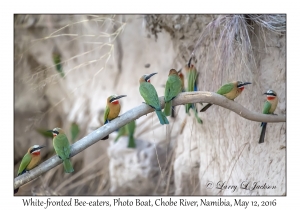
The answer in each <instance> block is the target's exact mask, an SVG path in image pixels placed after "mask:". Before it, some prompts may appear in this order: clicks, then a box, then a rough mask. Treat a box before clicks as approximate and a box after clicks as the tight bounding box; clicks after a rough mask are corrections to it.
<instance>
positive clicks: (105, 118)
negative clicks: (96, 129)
mask: <svg viewBox="0 0 300 210" xmlns="http://www.w3.org/2000/svg"><path fill="white" fill-rule="evenodd" d="M108 114H109V106H106V108H105V112H104V121H103V123H104V124H106V123H107V117H108Z"/></svg>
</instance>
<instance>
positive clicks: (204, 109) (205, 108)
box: [200, 104, 212, 112]
mask: <svg viewBox="0 0 300 210" xmlns="http://www.w3.org/2000/svg"><path fill="white" fill-rule="evenodd" d="M211 105H212V104H207V105H206V106H205V107H203V108H202V109H201V110H200V112H205V111H206V110H207V109H208V108H209V107H211Z"/></svg>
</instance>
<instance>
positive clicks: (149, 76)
mask: <svg viewBox="0 0 300 210" xmlns="http://www.w3.org/2000/svg"><path fill="white" fill-rule="evenodd" d="M155 74H157V72H156V73H152V74H149V75H148V76H146V77H145V81H146V82H147V81H148V80H149V79H150V78H151V77H152V76H154V75H155Z"/></svg>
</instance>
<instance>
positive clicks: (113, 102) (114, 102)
mask: <svg viewBox="0 0 300 210" xmlns="http://www.w3.org/2000/svg"><path fill="white" fill-rule="evenodd" d="M111 103H112V104H119V101H118V100H114V101H112V102H111Z"/></svg>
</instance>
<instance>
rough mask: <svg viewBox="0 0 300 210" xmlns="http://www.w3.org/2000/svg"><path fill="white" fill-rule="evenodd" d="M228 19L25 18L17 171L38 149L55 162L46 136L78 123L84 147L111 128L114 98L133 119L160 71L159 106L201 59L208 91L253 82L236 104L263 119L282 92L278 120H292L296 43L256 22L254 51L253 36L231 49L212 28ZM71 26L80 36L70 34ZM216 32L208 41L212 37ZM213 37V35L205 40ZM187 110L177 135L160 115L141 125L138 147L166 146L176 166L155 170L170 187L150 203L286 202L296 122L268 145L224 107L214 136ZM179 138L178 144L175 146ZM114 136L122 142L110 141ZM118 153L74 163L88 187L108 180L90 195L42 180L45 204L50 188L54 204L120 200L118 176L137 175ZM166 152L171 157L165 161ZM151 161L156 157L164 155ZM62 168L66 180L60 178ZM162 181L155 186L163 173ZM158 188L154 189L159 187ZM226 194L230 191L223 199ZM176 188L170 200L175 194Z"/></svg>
mask: <svg viewBox="0 0 300 210" xmlns="http://www.w3.org/2000/svg"><path fill="white" fill-rule="evenodd" d="M218 17H219V16H217V15H172V16H171V15H170V16H168V15H162V16H152V15H149V16H142V15H123V16H83V15H75V16H73V15H66V16H64V15H59V16H47V15H42V16H26V17H24V16H17V17H16V18H15V19H16V21H15V127H18V129H15V145H16V144H18V145H20V148H18V150H16V149H15V151H14V152H15V162H16V164H17V165H16V167H15V171H16V170H17V167H18V164H19V161H20V160H21V158H22V156H23V155H24V153H25V152H26V151H27V149H28V147H29V146H31V145H33V144H46V145H48V153H49V154H48V153H47V152H46V153H47V157H48V156H50V155H51V153H50V152H51V147H52V146H51V145H52V142H51V140H50V139H45V138H44V137H42V136H41V135H40V134H38V133H37V132H36V131H35V130H34V129H35V128H41V127H42V128H46V129H50V128H54V127H63V128H65V130H66V132H67V133H70V129H69V128H70V124H71V123H72V122H76V123H78V124H79V126H80V134H79V137H78V139H80V138H82V137H84V136H85V135H87V134H88V133H89V132H91V131H92V130H93V128H94V127H97V126H100V125H102V123H103V122H102V119H103V113H104V108H105V101H106V98H107V97H108V96H110V95H112V94H126V95H127V97H126V98H123V99H121V100H120V101H121V104H122V109H121V114H122V113H124V112H126V111H127V110H129V109H132V108H134V107H136V106H138V105H140V104H141V103H142V102H143V98H142V97H141V96H140V94H139V91H138V85H139V84H138V80H139V78H140V77H141V75H143V74H148V73H153V72H158V74H157V75H155V76H153V78H152V79H151V83H152V84H153V85H154V86H155V87H156V90H157V92H158V95H159V96H163V94H164V88H163V87H162V85H164V84H165V81H166V79H167V75H168V72H169V70H170V69H171V68H175V69H180V68H182V67H183V66H184V65H185V63H186V62H187V60H188V59H189V58H190V56H191V53H192V52H194V55H195V57H194V59H193V63H194V64H195V67H196V68H197V70H198V72H199V78H198V82H199V85H198V89H199V90H204V91H216V90H217V89H218V88H219V87H220V86H221V85H222V84H225V83H227V82H229V81H232V80H241V81H249V82H251V83H252V84H251V85H249V86H246V87H245V90H244V91H243V93H242V94H241V95H240V96H239V97H238V98H237V99H236V100H235V101H236V102H237V103H240V104H241V105H243V106H244V107H246V108H247V109H249V110H251V111H255V112H261V110H262V106H263V102H264V100H265V98H264V96H263V95H262V93H264V92H265V91H267V90H268V89H273V90H275V91H276V92H277V94H278V97H279V103H278V107H277V109H276V111H275V113H276V114H278V115H282V114H285V113H286V65H285V62H286V36H285V33H274V32H271V31H268V30H267V29H264V28H262V27H260V26H259V25H255V23H248V24H250V25H251V24H253V25H251V26H253V32H251V31H250V30H249V39H248V40H249V41H251V50H250V51H249V50H246V51H245V48H243V46H244V45H245V36H244V35H245V34H244V31H238V30H237V33H236V35H235V36H234V39H231V40H233V41H232V42H225V41H224V40H222V39H220V36H219V34H222V33H220V32H222V31H223V32H224V31H225V32H226V27H224V25H222V24H220V26H219V27H216V28H219V29H218V30H219V31H218V30H215V33H213V32H214V30H210V31H208V32H207V30H206V26H207V24H209V23H210V22H211V21H213V20H214V19H215V18H218ZM221 23H224V22H222V21H221ZM226 23H227V22H226ZM67 24H69V25H68V26H67V27H65V26H66V25H67ZM205 30H206V33H203V32H205ZM201 34H202V35H203V34H204V35H205V36H203V37H202V38H201ZM223 34H225V35H226V33H223ZM225 35H224V36H223V38H224V37H226V36H225ZM199 37H200V38H201V39H199ZM221 37H222V36H221ZM227 38H228V37H227ZM199 40H200V42H199ZM227 40H228V39H227ZM246 41H247V40H246ZM224 42H225V44H228V43H231V44H232V49H231V51H230V50H229V51H226V52H232V54H226V53H225V54H224V46H226V45H222V43H224ZM246 44H247V43H246ZM246 46H249V45H246ZM226 50H228V48H226ZM243 50H244V51H243ZM53 51H56V52H59V53H60V54H61V58H62V61H63V64H62V66H63V70H64V73H65V75H66V77H64V78H62V77H61V76H60V74H59V73H58V72H57V71H56V70H55V66H54V64H53V61H52V53H53ZM251 52H252V54H251ZM149 64H150V67H149ZM197 106H198V109H199V108H200V107H202V106H201V105H200V104H198V105H197ZM176 111H177V112H178V115H177V117H176V118H175V119H170V126H169V127H166V126H160V125H159V122H158V119H157V117H156V115H155V114H153V113H151V114H148V115H147V116H143V117H141V118H139V119H137V121H136V122H137V129H136V135H135V136H136V137H137V138H138V139H139V140H143V141H148V142H150V143H151V144H153V143H157V144H159V148H160V150H159V151H160V152H159V155H160V156H161V155H163V156H164V157H163V158H161V157H160V158H158V159H159V160H164V161H161V162H160V164H153V165H155V167H156V168H155V170H156V171H157V170H158V168H157V167H158V166H161V168H160V169H159V173H157V174H156V176H155V178H154V179H155V180H158V178H157V177H160V179H159V184H161V185H162V186H163V187H162V186H160V187H162V188H163V189H160V188H158V187H156V189H154V188H153V186H149V188H148V191H147V190H145V189H144V190H143V191H142V193H143V194H149V195H150V194H153V193H154V191H155V193H154V194H163V193H167V194H184V195H191V194H196V195H216V194H220V195H223V194H224V195H228V194H233V195H241V194H242V195H257V194H258V195H282V194H284V193H285V186H286V182H285V180H286V165H285V164H286V149H285V145H286V138H285V132H286V131H285V128H286V124H285V123H269V124H268V128H267V133H266V138H265V143H264V144H258V139H259V135H260V123H258V122H253V121H249V120H246V119H244V118H241V117H240V116H238V115H236V114H235V113H233V112H231V111H229V110H226V109H224V108H222V107H219V106H216V105H215V106H212V107H211V108H210V109H208V110H207V111H206V112H204V113H199V116H200V117H201V119H202V120H203V122H204V123H203V124H202V125H201V124H198V123H197V122H196V120H195V118H194V117H193V114H192V112H191V116H187V115H186V114H185V112H184V106H179V107H177V109H176ZM168 132H171V134H170V135H166V133H168ZM25 136H26V138H25ZM114 136H115V135H114V134H112V135H111V138H110V139H113V137H114ZM69 138H70V135H69ZM110 141H112V140H110ZM124 145H126V144H124ZM141 145H143V144H141ZM108 146H109V144H108V142H107V141H106V142H105V141H101V142H98V143H96V144H94V145H93V146H91V147H89V148H88V149H86V150H85V151H83V152H82V153H80V154H79V155H77V156H76V157H74V158H73V159H74V162H78V164H77V166H76V167H77V168H76V167H75V170H76V171H78V172H79V173H81V174H80V175H78V177H79V179H80V178H81V179H83V178H84V177H87V176H88V175H87V174H91V173H95V174H98V175H95V177H90V178H89V179H87V180H86V182H85V183H82V184H81V183H80V182H79V179H78V180H77V181H75V183H77V184H78V185H76V186H77V187H75V188H70V187H69V188H68V187H66V188H63V189H62V188H61V187H59V183H61V182H66V183H67V181H66V180H67V179H68V177H66V176H64V177H63V176H60V177H59V176H58V175H56V176H57V179H60V180H54V181H53V180H51V178H50V177H51V175H53V176H54V172H52V171H49V172H48V173H46V174H45V175H44V176H42V178H41V179H42V180H44V181H45V180H46V181H47V182H46V184H45V186H44V188H43V189H41V188H39V193H40V194H43V193H44V194H45V191H46V190H45V189H47V190H48V191H49V193H50V194H51V193H58V194H74V195H75V194H84V193H88V194H91V195H93V194H109V193H108V192H109V188H113V189H114V190H116V187H117V186H113V183H117V181H116V180H115V177H113V179H114V182H113V183H111V185H112V186H110V176H111V175H112V174H122V173H121V172H120V168H122V167H123V168H124V167H125V166H120V167H119V168H117V166H116V165H114V167H112V166H111V167H110V168H109V167H108V163H109V159H108V157H107V155H106V152H107V147H108ZM161 148H165V153H164V152H162V151H161ZM119 149H120V148H119ZM140 150H141V148H139V151H140ZM151 151H152V150H151ZM152 152H153V151H152ZM109 153H110V154H115V153H114V151H113V147H112V146H110V147H109ZM146 153H147V152H146ZM102 155H103V158H102V159H101V158H100V159H101V161H100V159H99V163H98V164H96V163H93V161H94V160H95V159H97V158H99V157H100V156H102ZM148 156H149V157H150V156H151V157H152V153H151V154H150V153H149V154H148ZM132 157H133V156H131V158H132ZM128 161H130V160H129V159H126V160H125V161H124V162H126V164H127V165H126V167H127V168H128ZM165 161H169V162H165ZM137 162H140V161H137ZM79 163H80V164H79ZM118 163H119V162H118ZM165 163H167V164H165ZM92 164H94V165H92ZM166 165H167V166H168V167H166ZM58 167H59V168H60V166H58ZM58 167H56V168H55V170H60V169H57V168H58ZM149 167H151V166H149ZM111 170H115V171H111ZM151 170H152V169H149V171H151ZM53 171H54V170H53ZM59 172H62V170H61V171H59ZM128 173H129V172H128V170H127V172H124V177H125V176H128V175H129V174H128ZM146 174H147V173H146ZM70 176H71V177H72V176H74V174H73V175H70ZM151 176H152V177H153V174H152V175H151ZM162 177H163V178H162ZM168 177H169V178H168ZM144 178H145V177H144ZM146 178H147V177H146ZM146 178H145V179H146ZM75 180H76V179H75ZM122 180H126V179H124V178H122ZM39 181H40V180H36V181H34V182H32V183H31V185H29V186H28V187H27V188H26V189H25V188H24V190H23V193H24V194H31V193H32V190H30V187H31V186H35V185H36V184H37V183H38V182H39ZM243 181H246V182H251V183H252V182H255V181H256V182H259V184H262V185H263V184H264V183H266V184H267V185H270V186H276V189H272V190H270V189H260V190H244V189H240V184H241V183H242V182H243ZM208 182H211V183H213V184H214V187H213V188H212V189H208V188H207V183H208ZM149 183H152V184H151V185H153V182H150V181H149ZM217 183H219V186H223V188H224V189H223V190H220V189H216V186H217ZM222 183H224V185H222ZM135 184H137V185H138V183H134V182H133V185H135ZM85 185H86V186H93V187H86V186H85ZM225 185H227V186H229V185H230V186H233V185H236V186H238V187H237V189H236V190H234V191H233V190H232V189H225ZM79 186H80V187H79ZM137 187H138V186H137ZM166 187H167V188H168V190H165V188H166ZM144 188H147V187H144ZM130 189H134V187H128V194H129V195H130V194H133V193H134V194H138V192H136V188H135V191H134V192H133V191H130ZM21 190H22V189H21ZM21 190H20V191H21ZM48 191H47V192H48ZM21 193H22V191H21Z"/></svg>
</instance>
